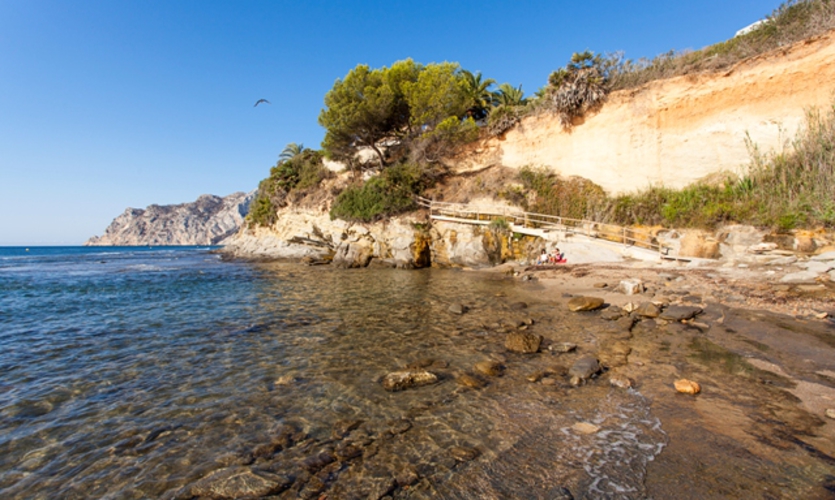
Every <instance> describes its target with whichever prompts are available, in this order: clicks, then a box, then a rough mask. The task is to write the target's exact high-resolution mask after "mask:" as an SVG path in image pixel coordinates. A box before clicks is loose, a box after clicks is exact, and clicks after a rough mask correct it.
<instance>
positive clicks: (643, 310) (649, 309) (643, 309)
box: [635, 302, 661, 318]
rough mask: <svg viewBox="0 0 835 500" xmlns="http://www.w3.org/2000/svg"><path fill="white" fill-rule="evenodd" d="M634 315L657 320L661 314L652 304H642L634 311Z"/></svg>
mask: <svg viewBox="0 0 835 500" xmlns="http://www.w3.org/2000/svg"><path fill="white" fill-rule="evenodd" d="M635 314H637V315H638V316H642V317H644V318H657V317H658V315H659V314H661V310H660V309H659V308H658V306H657V305H655V304H653V303H652V302H642V303H641V305H639V306H638V308H637V309H635Z"/></svg>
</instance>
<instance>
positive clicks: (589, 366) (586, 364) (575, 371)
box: [568, 356, 600, 385]
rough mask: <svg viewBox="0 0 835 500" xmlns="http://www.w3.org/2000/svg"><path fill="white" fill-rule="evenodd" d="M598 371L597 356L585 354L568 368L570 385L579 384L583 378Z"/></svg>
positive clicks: (589, 376) (585, 378)
mask: <svg viewBox="0 0 835 500" xmlns="http://www.w3.org/2000/svg"><path fill="white" fill-rule="evenodd" d="M598 373H600V363H599V362H598V361H597V358H594V357H591V356H585V357H582V358H580V359H578V360H577V361H575V362H574V364H573V365H572V366H571V368H570V369H569V370H568V375H569V376H570V377H571V385H580V384H581V383H583V381H584V380H588V379H589V378H591V377H593V376H595V375H597V374H598Z"/></svg>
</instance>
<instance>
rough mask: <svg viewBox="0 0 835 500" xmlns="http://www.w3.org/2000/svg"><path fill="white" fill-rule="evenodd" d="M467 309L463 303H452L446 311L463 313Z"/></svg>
mask: <svg viewBox="0 0 835 500" xmlns="http://www.w3.org/2000/svg"><path fill="white" fill-rule="evenodd" d="M468 310H469V308H468V307H467V306H465V305H464V304H452V305H450V306H449V308H448V309H447V311H449V312H451V313H452V314H464V313H465V312H467V311H468Z"/></svg>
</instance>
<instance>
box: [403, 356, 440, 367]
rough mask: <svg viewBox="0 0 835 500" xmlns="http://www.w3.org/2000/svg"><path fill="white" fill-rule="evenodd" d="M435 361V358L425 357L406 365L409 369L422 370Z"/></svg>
mask: <svg viewBox="0 0 835 500" xmlns="http://www.w3.org/2000/svg"><path fill="white" fill-rule="evenodd" d="M434 363H435V360H434V359H432V358H423V359H418V360H416V361H412V362H411V363H409V364H408V365H406V369H407V370H420V369H422V368H428V367H430V366H432V365H433V364H434Z"/></svg>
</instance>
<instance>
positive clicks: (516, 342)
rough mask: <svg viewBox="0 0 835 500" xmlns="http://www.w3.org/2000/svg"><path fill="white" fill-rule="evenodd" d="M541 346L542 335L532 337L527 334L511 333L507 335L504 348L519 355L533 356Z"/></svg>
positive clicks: (530, 334)
mask: <svg viewBox="0 0 835 500" xmlns="http://www.w3.org/2000/svg"><path fill="white" fill-rule="evenodd" d="M541 344H542V335H534V334H532V333H527V332H513V333H510V334H508V336H507V339H506V340H505V343H504V346H505V348H506V349H507V350H508V351H510V352H516V353H520V354H533V353H535V352H539V346H540V345H541Z"/></svg>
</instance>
